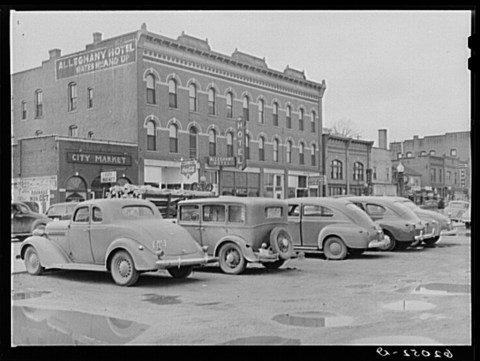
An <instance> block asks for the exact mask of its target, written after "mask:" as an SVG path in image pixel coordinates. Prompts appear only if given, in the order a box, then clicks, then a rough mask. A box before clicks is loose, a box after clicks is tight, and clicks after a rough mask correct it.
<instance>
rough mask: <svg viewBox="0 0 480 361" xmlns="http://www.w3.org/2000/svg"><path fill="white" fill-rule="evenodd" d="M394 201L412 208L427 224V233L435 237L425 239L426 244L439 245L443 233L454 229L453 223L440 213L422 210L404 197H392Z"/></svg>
mask: <svg viewBox="0 0 480 361" xmlns="http://www.w3.org/2000/svg"><path fill="white" fill-rule="evenodd" d="M392 199H393V200H394V201H396V202H401V203H402V204H403V205H405V206H406V207H408V208H410V209H411V210H412V211H413V212H414V213H415V214H416V215H417V216H418V217H419V218H420V219H421V220H422V221H424V222H426V224H427V229H426V233H427V234H432V233H433V237H431V238H425V239H423V242H424V243H426V244H429V245H432V244H435V243H437V242H438V240H439V239H440V235H441V233H442V232H443V231H451V230H452V229H453V227H452V221H450V220H449V219H448V218H447V217H445V216H444V215H442V214H440V213H438V212H435V211H431V210H428V209H422V208H420V207H419V206H417V205H416V204H415V203H413V202H412V201H411V200H410V199H407V198H404V197H392Z"/></svg>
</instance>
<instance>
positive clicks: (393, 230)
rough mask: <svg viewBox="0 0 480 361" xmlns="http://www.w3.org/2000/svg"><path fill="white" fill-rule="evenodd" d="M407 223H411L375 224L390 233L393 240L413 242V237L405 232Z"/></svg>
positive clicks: (405, 221) (404, 221)
mask: <svg viewBox="0 0 480 361" xmlns="http://www.w3.org/2000/svg"><path fill="white" fill-rule="evenodd" d="M407 222H410V221H407V220H402V221H401V222H389V223H384V222H375V223H377V224H378V225H379V226H380V227H382V229H383V230H384V231H386V232H388V233H390V234H391V235H392V236H393V238H395V239H396V240H397V241H408V240H411V241H413V235H412V234H410V233H409V232H407V231H405V230H403V228H404V224H405V223H407ZM399 228H400V230H399Z"/></svg>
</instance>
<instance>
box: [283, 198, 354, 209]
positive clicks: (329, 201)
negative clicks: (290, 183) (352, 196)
mask: <svg viewBox="0 0 480 361" xmlns="http://www.w3.org/2000/svg"><path fill="white" fill-rule="evenodd" d="M287 201H288V203H293V202H299V203H300V202H302V203H304V202H309V203H314V204H315V203H318V204H319V205H325V206H332V207H335V206H342V205H343V206H345V205H347V204H351V203H352V202H351V201H349V200H348V199H346V198H329V197H297V198H288V199H287Z"/></svg>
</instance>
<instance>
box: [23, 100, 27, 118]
mask: <svg viewBox="0 0 480 361" xmlns="http://www.w3.org/2000/svg"><path fill="white" fill-rule="evenodd" d="M22 119H23V120H25V119H27V102H22Z"/></svg>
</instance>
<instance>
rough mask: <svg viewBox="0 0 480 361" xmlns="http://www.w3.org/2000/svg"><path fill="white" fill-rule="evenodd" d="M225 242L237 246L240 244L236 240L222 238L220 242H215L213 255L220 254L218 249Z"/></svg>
mask: <svg viewBox="0 0 480 361" xmlns="http://www.w3.org/2000/svg"><path fill="white" fill-rule="evenodd" d="M225 243H234V244H236V245H237V246H240V245H239V244H238V243H237V242H235V241H233V240H231V239H224V240H223V241H222V242H220V243H217V245H216V246H215V254H214V256H215V257H218V256H219V254H220V249H221V248H222V246H223V245H224V244H225Z"/></svg>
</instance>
